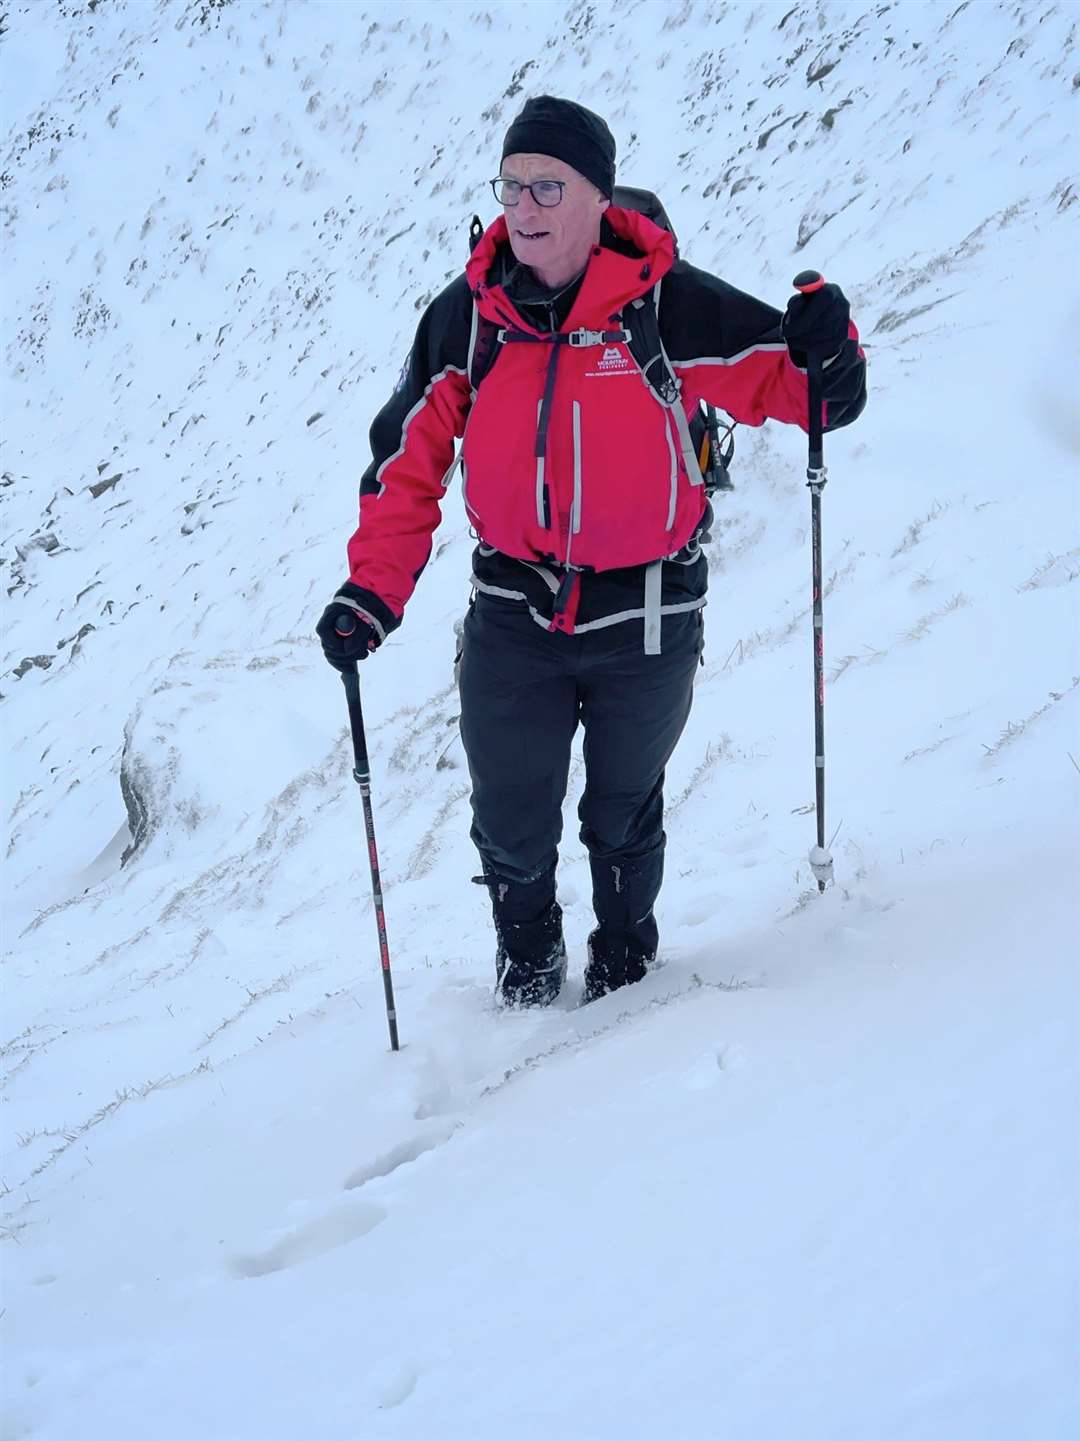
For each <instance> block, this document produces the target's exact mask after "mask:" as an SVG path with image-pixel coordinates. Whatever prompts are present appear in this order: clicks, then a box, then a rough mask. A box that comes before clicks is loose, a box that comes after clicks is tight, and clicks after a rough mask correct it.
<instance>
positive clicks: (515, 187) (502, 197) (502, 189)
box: [491, 175, 566, 210]
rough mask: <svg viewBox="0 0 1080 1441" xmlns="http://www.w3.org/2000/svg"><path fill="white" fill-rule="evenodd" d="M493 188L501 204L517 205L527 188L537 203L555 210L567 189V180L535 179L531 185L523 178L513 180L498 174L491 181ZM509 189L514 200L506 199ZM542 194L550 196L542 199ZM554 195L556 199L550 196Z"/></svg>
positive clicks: (544, 207) (547, 208) (545, 208)
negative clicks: (548, 187) (546, 188)
mask: <svg viewBox="0 0 1080 1441" xmlns="http://www.w3.org/2000/svg"><path fill="white" fill-rule="evenodd" d="M545 186H551V187H552V188H551V189H549V190H545V189H544V187H545ZM491 188H492V190H493V191H494V194H495V199H496V200H497V201H498V202H499V204H500V205H508V206H514V205H517V204H518V202H519V201H520V200H521V192H522V191H523V190H527V191H528V192H529V194H530V195H531V196H532V198H533V199H534V200H535V201H536V203H537V205H539V206H540V207H541V208H542V209H544V210H553V209H554V208H555V206H556V205H559V204H560V203H561V201H562V198H563V191H564V190H565V189H566V181H565V180H534V181H533V182H532V184H531V185H526V184H525V182H524V181H523V180H513V179H512V178H511V177H510V176H507V175H496V177H495V179H494V180H493V181H492V182H491ZM508 191H509V194H510V195H512V196H513V197H514V198H513V199H512V200H508V199H506V195H507V192H508ZM538 191H539V192H540V193H539V194H538V193H537V192H538ZM541 195H546V196H548V197H549V198H548V199H546V200H542V199H541V198H540V197H541ZM552 195H554V196H555V198H554V200H552V199H551V198H550V197H551V196H552Z"/></svg>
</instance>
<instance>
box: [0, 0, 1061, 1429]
mask: <svg viewBox="0 0 1080 1441" xmlns="http://www.w3.org/2000/svg"><path fill="white" fill-rule="evenodd" d="M1075 15H1076V12H1075V9H1074V8H1073V7H1071V6H1068V5H1062V4H1045V5H1030V4H990V3H980V0H976V3H969V4H961V3H957V4H956V5H939V4H936V3H933V4H892V5H889V4H885V3H882V4H879V5H877V6H875V7H872V8H863V7H862V6H860V5H856V4H848V3H835V4H828V5H823V6H817V5H813V4H806V3H803V4H794V5H787V4H785V5H773V4H753V5H751V4H739V5H733V4H729V5H722V4H715V5H705V4H691V3H685V4H684V3H674V4H664V5H659V4H653V3H648V0H626V3H610V4H599V3H595V0H594V3H592V4H574V5H571V6H564V5H562V4H550V5H549V4H529V5H524V4H516V5H493V6H487V7H485V8H480V7H479V6H478V7H475V8H474V7H473V6H472V5H471V4H468V3H466V4H456V3H455V4H453V5H441V6H436V5H427V4H421V3H412V4H409V5H407V6H404V5H371V6H363V7H362V6H360V5H352V4H349V5H338V4H322V3H311V4H304V5H299V4H295V3H294V4H285V3H283V0H268V3H243V4H241V3H235V4H220V5H219V4H214V3H213V0H192V3H186V0H169V3H153V4H151V3H146V4H137V3H128V4H122V3H113V0H100V3H98V4H96V5H94V6H93V8H91V6H90V4H86V5H82V4H76V3H68V0H64V3H61V4H57V5H51V4H50V5H49V6H45V5H40V4H33V5H29V4H25V3H23V4H14V5H13V6H12V7H11V12H10V14H9V15H8V16H7V17H6V20H5V22H4V23H5V25H6V31H5V33H4V34H3V35H2V37H0V58H2V60H3V63H4V71H5V86H4V95H5V99H4V110H5V121H6V122H8V124H9V126H10V130H9V138H8V140H7V142H6V146H5V152H4V157H3V161H2V165H0V171H2V173H0V203H2V206H3V210H4V219H5V227H6V239H7V243H6V247H5V271H6V279H7V284H6V285H5V287H4V303H5V311H6V316H7V323H6V325H5V328H4V335H5V354H4V361H5V364H4V381H3V383H4V392H3V414H4V422H5V423H4V459H3V486H2V488H0V500H2V504H3V545H2V558H3V563H4V569H5V577H4V591H5V598H6V605H5V634H4V661H3V671H4V680H3V684H2V686H0V689H2V691H3V697H4V700H3V709H4V717H5V719H4V724H5V741H6V751H7V755H8V764H7V766H6V767H5V783H6V791H7V805H6V812H7V814H8V816H9V817H10V822H9V832H10V843H9V846H8V854H7V859H6V881H5V917H6V919H5V946H6V952H7V954H6V959H5V963H4V964H5V969H4V986H3V1001H4V1011H5V1026H4V1035H3V1038H2V1042H3V1043H2V1046H0V1051H2V1058H3V1064H4V1077H3V1090H2V1093H0V1094H2V1099H3V1102H4V1106H3V1111H2V1113H0V1114H2V1115H3V1119H4V1144H5V1156H4V1163H3V1168H2V1171H0V1176H2V1180H3V1188H2V1189H3V1190H4V1192H5V1194H4V1196H3V1208H4V1211H5V1219H4V1227H5V1231H4V1235H5V1240H6V1244H5V1247H4V1290H5V1297H4V1307H5V1309H4V1311H3V1313H2V1315H0V1327H2V1328H3V1333H4V1350H5V1355H6V1369H5V1400H6V1404H7V1413H6V1419H5V1421H4V1427H6V1429H0V1436H2V1437H4V1438H5V1441H14V1438H16V1437H20V1438H21V1437H28V1436H33V1437H35V1438H48V1441H57V1438H72V1437H79V1438H88V1437H93V1438H97V1437H101V1438H125V1441H126V1438H128V1437H132V1438H134V1437H139V1438H141V1437H144V1436H148V1435H153V1436H154V1437H155V1438H176V1441H196V1438H199V1441H202V1438H206V1441H225V1438H230V1441H232V1438H244V1441H247V1438H260V1441H262V1438H294V1437H298V1436H311V1437H313V1438H318V1441H321V1438H334V1441H336V1438H349V1441H355V1438H368V1437H373V1438H374V1437H383V1436H385V1437H401V1438H405V1437H407V1438H423V1441H427V1438H434V1437H439V1438H442V1437H456V1436H461V1437H465V1436H468V1437H472V1438H483V1441H487V1438H501V1441H517V1438H533V1437H545V1438H548V1437H565V1438H579V1437H580V1438H601V1437H604V1438H606V1437H608V1436H611V1437H619V1438H626V1437H642V1438H653V1437H658V1436H672V1437H676V1438H686V1441H697V1438H706V1437H708V1438H712V1437H727V1436H730V1437H733V1438H739V1441H773V1438H788V1437H790V1436H792V1435H793V1434H798V1435H800V1436H803V1437H811V1438H822V1441H839V1438H846V1437H853V1438H854V1437H856V1436H857V1437H860V1438H861V1437H865V1436H866V1435H868V1434H869V1435H874V1436H875V1437H878V1438H889V1441H891V1438H918V1441H927V1438H933V1441H937V1438H941V1441H946V1438H947V1441H955V1438H964V1441H967V1438H972V1441H975V1438H978V1441H984V1438H998V1437H1000V1438H1002V1441H1012V1438H1017V1437H1020V1436H1024V1437H1025V1438H1038V1441H1048V1438H1058V1437H1064V1436H1066V1435H1072V1434H1074V1431H1075V1428H1076V1425H1077V1422H1078V1421H1080V1397H1078V1394H1077V1381H1076V1377H1077V1369H1076V1364H1075V1363H1076V1348H1077V1342H1078V1340H1080V1299H1078V1280H1077V1264H1076V1257H1077V1224H1078V1219H1080V1149H1078V1133H1077V1125H1076V1105H1077V1090H1078V1079H1080V1077H1078V1074H1077V1072H1078V1062H1077V1055H1078V1049H1077V1042H1078V1040H1080V1036H1078V1030H1080V1026H1078V1012H1080V1006H1078V1000H1077V990H1076V980H1075V967H1074V962H1073V959H1072V954H1071V952H1072V949H1073V948H1074V943H1073V939H1072V938H1073V937H1074V936H1075V934H1076V933H1077V929H1078V921H1080V915H1078V905H1077V900H1076V884H1075V869H1076V867H1075V856H1076V846H1077V839H1078V835H1080V813H1078V794H1080V738H1078V735H1077V719H1076V717H1077V695H1078V678H1080V655H1078V644H1077V636H1078V627H1077V600H1076V597H1077V593H1078V588H1077V586H1076V585H1075V583H1074V582H1075V579H1076V576H1077V574H1078V572H1080V517H1078V514H1077V500H1076V495H1077V488H1076V480H1077V471H1078V458H1080V422H1078V419H1077V417H1078V414H1080V412H1078V409H1077V406H1076V374H1077V359H1078V357H1077V335H1078V333H1080V302H1078V300H1077V297H1076V288H1075V283H1074V280H1073V271H1074V268H1075V265H1074V256H1075V251H1076V244H1077V238H1078V229H1080V228H1078V225H1077V217H1078V216H1080V181H1078V180H1077V178H1076V163H1075V156H1076V154H1077V146H1076V129H1077V126H1076V120H1075V110H1076V107H1077V105H1078V104H1080V86H1078V83H1077V75H1078V73H1080V59H1078V49H1077V34H1078V26H1077V22H1076V19H1075ZM544 91H554V92H555V93H563V94H570V95H575V96H578V97H580V98H582V99H583V100H585V101H586V103H589V104H591V105H592V106H593V107H594V108H596V109H598V110H599V111H601V112H602V113H603V114H605V115H606V116H607V118H608V119H609V121H610V123H611V124H612V126H613V128H614V130H615V132H616V135H617V138H618V140H619V142H620V177H621V178H622V179H624V180H625V181H627V182H629V183H638V184H644V185H646V186H650V187H652V188H655V189H656V190H657V191H658V192H659V193H660V194H661V195H662V196H663V198H664V200H665V202H666V204H667V206H668V209H669V212H670V213H671V214H672V216H673V219H674V221H675V224H676V226H677V228H678V230H679V233H680V236H681V239H682V244H683V249H684V251H685V253H687V254H688V255H689V257H690V258H691V259H692V260H693V261H694V262H695V263H697V264H699V265H703V266H706V267H709V268H712V269H714V270H716V271H718V272H719V273H722V274H723V275H724V276H725V278H727V279H729V280H731V281H732V282H734V283H736V284H739V285H742V286H744V287H745V288H747V289H749V290H751V291H754V292H756V293H758V294H761V295H763V296H765V297H768V298H770V299H772V300H773V301H774V302H775V303H778V304H780V303H782V302H783V300H784V297H785V296H786V294H787V292H788V287H789V285H790V279H791V276H792V274H794V272H795V271H796V270H798V269H800V268H802V267H804V266H805V265H808V264H811V265H815V266H818V267H820V268H822V269H823V270H824V271H825V272H826V273H827V274H829V275H830V277H835V278H836V279H838V280H839V281H841V283H842V284H843V285H844V286H845V288H846V289H847V291H848V292H849V294H850V295H851V297H852V301H853V308H854V311H855V314H856V318H857V320H858V322H859V324H860V328H861V330H862V333H863V336H864V338H865V340H866V343H867V348H868V353H869V354H870V357H871V384H872V398H871V406H870V407H869V408H868V411H867V413H866V415H865V417H864V418H863V420H862V421H861V422H859V424H858V425H857V426H856V427H855V428H854V429H852V430H849V431H847V432H844V433H842V434H840V435H837V436H835V437H831V438H830V439H829V440H828V442H827V447H826V457H827V460H828V462H829V465H830V473H831V481H830V484H829V486H828V488H827V490H826V493H825V498H824V525H825V566H826V574H827V576H828V577H829V584H828V589H827V599H826V605H825V624H826V650H827V661H828V673H829V677H830V685H829V690H828V700H827V707H828V709H827V736H828V757H829V772H828V782H829V806H830V816H831V818H832V819H831V823H830V831H831V830H832V829H833V827H834V826H835V825H837V824H839V825H840V831H839V835H838V837H837V840H836V843H835V846H834V854H835V856H836V869H837V885H836V886H835V887H834V888H833V889H832V890H830V891H829V892H828V893H827V894H826V895H825V896H824V897H818V896H817V893H816V890H814V889H813V888H812V885H811V878H810V875H809V869H808V867H807V865H806V863H805V859H804V857H805V855H806V851H807V849H808V847H809V845H810V843H811V842H812V840H813V816H812V813H809V812H808V808H809V807H810V806H811V805H812V801H813V784H812V775H813V769H812V754H811V737H812V725H811V720H812V716H811V693H810V633H809V619H808V592H809V575H808V571H809V544H808V536H807V522H808V511H809V506H808V499H807V496H806V492H805V488H804V485H803V481H802V466H803V464H804V457H805V441H804V439H803V438H802V437H800V436H799V435H797V434H793V433H788V432H785V431H782V430H780V429H779V428H778V427H766V428H765V429H764V430H762V431H760V432H757V433H752V432H747V431H745V430H742V431H740V436H739V456H738V462H737V471H736V483H737V487H738V488H737V490H736V492H735V493H734V494H733V495H732V496H730V497H727V498H726V499H725V501H724V508H723V510H722V512H721V514H720V517H719V524H718V526H717V538H716V541H715V542H714V545H713V548H712V553H711V556H710V565H711V567H712V571H713V577H712V589H711V592H710V606H709V609H708V612H707V617H706V626H707V632H708V651H707V655H706V661H707V664H706V666H705V668H704V669H703V671H702V673H701V676H700V678H699V687H698V694H697V698H696V701H695V710H694V714H693V716H692V718H691V722H690V725H689V727H688V730H687V734H686V736H685V738H684V740H683V742H682V744H681V747H680V750H679V752H678V753H677V755H676V757H675V760H674V762H673V764H672V767H671V770H670V774H669V788H668V794H669V823H668V832H669V866H668V880H667V883H666V886H665V890H664V894H663V897H662V904H661V912H660V914H661V923H662V930H663V937H664V951H663V965H662V966H661V967H660V968H658V969H657V971H656V972H655V974H653V975H651V976H650V977H649V978H648V979H647V980H646V981H645V982H643V983H642V984H641V985H640V986H639V987H635V988H634V989H633V990H632V991H629V992H625V993H622V994H620V995H616V996H612V997H608V998H606V999H605V1000H603V1001H601V1002H597V1003H595V1004H594V1005H592V1006H590V1007H587V1008H583V1009H576V1008H575V1006H574V1002H575V1001H576V999H577V998H578V996H579V994H580V959H581V950H582V945H583V940H584V936H585V933H586V931H587V929H588V927H589V915H590V912H589V904H588V902H589V886H588V867H587V862H586V859H585V856H584V853H583V851H582V848H581V846H580V844H579V843H578V841H577V840H576V837H575V836H574V835H573V826H572V823H571V822H572V815H573V811H572V809H571V807H572V806H573V804H574V803H575V802H576V796H577V793H578V791H579V790H580V782H581V776H580V769H579V767H578V766H575V771H574V777H573V786H572V794H571V797H570V800H569V801H568V827H567V830H568V836H567V841H566V844H565V846H564V863H563V867H562V871H561V875H560V888H561V891H560V894H561V899H562V900H563V902H564V905H565V907H566V914H567V926H568V940H569V942H570V944H571V947H572V950H573V952H574V954H575V957H576V958H577V964H576V966H575V967H574V968H573V969H572V977H571V984H570V987H569V988H568V994H567V996H566V998H565V1001H564V1003H562V1004H560V1006H558V1007H557V1008H555V1009H553V1010H552V1011H550V1012H547V1013H543V1014H506V1013H500V1012H497V1011H496V1010H495V1008H494V1004H493V1002H492V999H491V995H490V981H491V957H490V952H491V946H490V940H489V934H488V923H487V921H486V918H485V914H484V908H485V898H484V896H483V893H482V892H481V891H480V890H479V889H478V888H476V887H473V886H471V885H470V884H469V876H470V875H471V874H472V872H473V870H474V869H475V858H474V857H473V855H472V854H471V852H470V848H469V846H468V843H467V829H468V790H467V777H466V773H465V770H464V762H463V757H462V755H461V751H460V744H459V742H458V741H457V739H456V729H455V719H456V704H455V697H454V690H453V683H452V668H451V667H452V659H453V644H454V637H453V624H454V621H455V620H456V619H458V618H459V617H460V614H461V612H462V609H463V607H464V604H465V601H466V598H467V575H468V556H469V551H470V541H469V537H468V533H467V529H466V527H465V524H464V519H463V515H462V512H461V508H460V505H459V504H458V502H457V498H456V496H454V495H452V496H451V497H449V500H448V504H447V506H446V516H445V519H444V522H443V525H442V528H441V529H440V532H439V534H438V537H437V540H436V550H435V554H434V556H433V560H432V563H431V565H430V566H429V568H428V571H427V572H426V574H425V576H424V578H423V581H422V583H421V585H420V587H419V589H418V591H417V594H416V597H415V599H414V601H413V602H412V604H411V606H410V609H409V613H408V615H407V617H406V621H405V624H404V625H403V626H402V628H401V630H400V631H399V632H397V633H396V634H395V636H394V637H393V638H392V639H391V641H390V642H389V643H388V644H387V646H386V647H385V649H384V650H383V651H382V652H381V653H380V655H379V656H378V657H377V658H376V660H375V661H374V662H373V663H372V664H371V665H369V666H365V668H364V671H363V677H362V678H363V684H364V697H365V708H366V711H367V714H368V723H369V730H370V733H371V749H372V762H373V773H374V785H375V800H376V810H377V823H378V828H379V844H380V851H381V853H382V858H383V869H384V881H385V886H386V896H387V915H388V923H389V930H390V943H391V949H392V954H393V961H394V972H395V983H396V988H397V992H398V1009H399V1014H400V1018H401V1028H402V1036H403V1040H404V1042H405V1046H404V1049H403V1050H402V1052H401V1053H400V1054H399V1055H397V1056H393V1055H390V1054H389V1053H388V1051H387V1047H386V1023H385V1016H384V1014H383V1009H382V988H381V984H380V981H379V977H378V973H377V955H376V950H375V945H374V922H373V918H372V915H371V906H370V899H369V895H368V887H367V869H366V858H365V853H364V847H363V836H362V825H361V819H360V812H359V798H358V797H357V796H356V794H355V787H353V785H352V783H351V780H350V778H349V760H348V752H347V747H346V744H345V736H344V729H343V726H344V706H343V697H342V694H341V688H340V684H339V683H338V681H337V679H336V678H335V676H334V675H333V673H332V672H330V671H329V669H328V668H327V667H326V666H325V664H324V663H323V661H322V659H321V656H320V655H319V652H318V647H317V644H316V643H315V641H314V638H313V637H312V634H311V627H312V624H313V621H314V619H315V617H316V616H317V614H318V612H319V610H320V609H321V606H322V604H323V603H324V601H325V599H326V598H327V597H328V595H329V594H330V593H331V592H332V590H333V588H334V587H335V586H336V584H337V583H338V582H339V581H340V579H341V578H342V577H343V574H344V572H343V570H342V564H343V554H344V541H345V538H346V536H347V534H348V532H349V530H350V529H351V527H352V524H353V520H354V511H355V486H356V479H357V476H358V474H359V472H360V470H361V469H362V468H363V465H364V463H365V459H366V456H365V439H366V429H367V425H368V423H369V421H370V417H371V415H372V414H373V412H374V410H375V408H376V407H377V406H378V405H379V404H380V403H381V402H382V400H383V399H384V398H385V394H386V391H387V389H388V387H389V385H390V384H392V382H393V379H394V377H395V376H396V374H397V371H398V369H399V368H400V363H401V360H402V358H403V357H404V354H405V352H406V351H407V348H408V345H409V342H410V339H411V334H412V330H413V327H414V326H415V323H416V320H417V317H418V313H419V311H420V310H421V309H422V308H423V305H424V304H425V303H426V301H427V300H428V299H429V298H430V297H431V296H432V295H434V294H435V293H436V292H437V291H438V289H439V288H440V287H441V286H442V285H443V284H444V283H445V282H446V281H447V280H448V279H449V278H450V277H451V276H452V275H453V274H454V273H455V272H456V270H457V269H458V268H459V266H460V265H461V263H462V261H463V256H464V253H465V249H466V231H467V225H468V220H469V217H470V216H471V214H472V213H473V211H474V210H476V209H478V210H479V211H480V213H481V214H482V215H484V216H485V217H487V216H489V215H490V213H491V204H490V192H488V191H487V189H486V180H487V177H488V176H489V175H490V174H492V173H494V168H495V166H496V165H497V161H498V145H499V141H500V139H501V135H502V131H503V129H504V127H505V125H506V123H507V122H508V120H509V119H510V118H511V117H512V116H513V114H514V113H515V112H516V109H517V108H518V106H519V105H520V103H521V101H522V100H523V99H524V98H525V97H526V96H527V95H529V94H532V93H542V92H544ZM132 827H134V830H133V829H132Z"/></svg>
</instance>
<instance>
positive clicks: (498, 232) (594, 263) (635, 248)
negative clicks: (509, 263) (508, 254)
mask: <svg viewBox="0 0 1080 1441" xmlns="http://www.w3.org/2000/svg"><path fill="white" fill-rule="evenodd" d="M509 248H510V233H509V231H508V229H507V225H506V218H505V216H502V215H500V216H499V218H498V219H497V220H495V221H494V222H493V223H492V224H491V225H489V226H488V228H487V230H485V231H484V233H483V235H482V236H481V238H480V240H479V241H478V242H477V246H476V249H475V250H474V251H473V253H472V256H471V257H470V259H469V263H468V265H467V266H466V267H465V278H466V280H467V281H468V285H469V289H470V290H471V291H472V293H473V295H475V296H476V299H477V301H478V303H479V305H480V309H481V312H482V313H484V314H488V315H489V318H491V319H495V320H499V319H502V320H505V318H506V317H505V316H500V315H499V314H498V312H497V311H496V310H495V309H494V306H495V303H496V302H497V301H498V300H500V299H502V301H503V303H504V305H505V303H506V297H505V296H504V295H503V293H502V287H501V284H500V279H501V276H502V273H503V265H502V253H505V251H508V250H509ZM674 263H675V237H674V236H673V235H672V234H671V232H670V231H668V230H663V229H662V228H661V227H660V226H659V225H656V224H655V223H654V222H653V221H651V220H649V219H648V218H647V217H646V216H644V215H642V214H640V213H639V212H638V211H636V210H623V209H621V208H620V207H619V206H616V205H609V206H608V208H607V210H605V211H604V221H603V225H602V227H601V235H600V244H599V245H598V246H597V247H596V248H595V249H594V250H593V253H592V255H591V256H590V258H589V263H588V265H587V267H586V270H585V277H584V280H583V282H582V287H581V294H580V296H579V300H578V302H577V303H575V306H574V315H575V318H576V319H577V320H578V321H579V323H580V320H581V316H580V314H579V309H580V307H582V306H584V308H585V309H586V310H587V311H588V312H589V313H590V314H593V313H595V315H596V318H597V323H601V324H602V323H604V322H606V320H607V318H608V317H609V316H610V315H611V314H613V313H615V312H616V311H619V310H621V309H622V308H623V306H624V305H628V304H629V303H630V301H631V300H636V299H637V298H638V296H640V295H644V294H645V292H646V291H647V290H650V289H651V288H652V287H653V286H654V285H655V284H656V283H657V281H659V280H660V279H662V277H663V276H665V275H666V274H667V273H668V271H669V270H670V269H671V267H672V265H673V264H674ZM489 307H490V311H489Z"/></svg>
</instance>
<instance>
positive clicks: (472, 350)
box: [467, 296, 499, 398]
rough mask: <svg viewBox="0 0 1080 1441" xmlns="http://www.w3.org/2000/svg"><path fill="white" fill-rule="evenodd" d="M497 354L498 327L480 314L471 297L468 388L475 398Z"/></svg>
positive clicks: (474, 300)
mask: <svg viewBox="0 0 1080 1441" xmlns="http://www.w3.org/2000/svg"><path fill="white" fill-rule="evenodd" d="M498 354H499V327H498V326H497V325H496V324H495V322H494V321H493V320H487V319H486V318H485V317H484V316H483V315H481V314H480V306H479V305H478V304H477V302H476V298H475V296H474V297H473V311H472V330H471V331H470V333H469V359H468V363H467V364H468V371H469V386H470V388H471V389H472V393H473V396H474V398H475V396H476V392H477V391H478V390H479V389H480V383H481V381H482V380H483V379H484V377H485V376H486V375H487V373H488V372H489V371H490V369H491V367H492V366H493V365H494V364H495V360H496V358H497V356H498Z"/></svg>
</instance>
